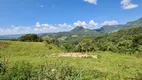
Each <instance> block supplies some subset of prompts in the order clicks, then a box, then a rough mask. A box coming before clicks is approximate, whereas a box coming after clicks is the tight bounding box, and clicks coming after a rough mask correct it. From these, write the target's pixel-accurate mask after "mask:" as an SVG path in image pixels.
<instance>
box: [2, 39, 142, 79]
mask: <svg viewBox="0 0 142 80" xmlns="http://www.w3.org/2000/svg"><path fill="white" fill-rule="evenodd" d="M0 46H1V47H0V53H1V58H0V60H1V64H0V78H1V80H9V79H12V80H44V79H47V80H92V79H97V80H107V79H108V80H124V79H125V80H127V79H130V80H131V79H134V80H141V79H142V63H141V62H142V58H141V57H137V56H135V55H129V54H127V55H126V54H117V53H113V52H102V51H96V52H88V54H91V55H98V58H97V59H93V58H70V57H68V58H67V57H60V56H59V54H60V53H63V52H64V51H62V50H61V49H60V48H59V47H58V46H55V44H48V45H47V44H46V45H45V42H19V41H16V42H15V41H0Z"/></svg>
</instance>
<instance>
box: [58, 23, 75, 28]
mask: <svg viewBox="0 0 142 80" xmlns="http://www.w3.org/2000/svg"><path fill="white" fill-rule="evenodd" d="M58 26H59V27H65V28H71V27H72V26H71V25H68V24H67V23H64V24H58Z"/></svg>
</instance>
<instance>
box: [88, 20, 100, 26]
mask: <svg viewBox="0 0 142 80" xmlns="http://www.w3.org/2000/svg"><path fill="white" fill-rule="evenodd" d="M89 25H91V26H98V23H96V22H94V20H91V21H90V22H89Z"/></svg>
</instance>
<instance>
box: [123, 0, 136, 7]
mask: <svg viewBox="0 0 142 80" xmlns="http://www.w3.org/2000/svg"><path fill="white" fill-rule="evenodd" d="M121 5H122V7H123V9H133V8H136V7H138V5H137V4H133V3H131V0H122V1H121Z"/></svg>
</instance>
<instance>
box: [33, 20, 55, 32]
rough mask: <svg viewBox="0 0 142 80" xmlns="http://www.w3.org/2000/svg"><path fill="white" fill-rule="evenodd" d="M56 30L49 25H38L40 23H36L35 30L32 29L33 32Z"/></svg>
mask: <svg viewBox="0 0 142 80" xmlns="http://www.w3.org/2000/svg"><path fill="white" fill-rule="evenodd" d="M56 29H57V28H56V27H55V26H53V25H50V24H47V23H45V24H40V22H37V23H36V25H35V28H34V29H33V30H34V32H52V31H54V30H56Z"/></svg>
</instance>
